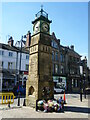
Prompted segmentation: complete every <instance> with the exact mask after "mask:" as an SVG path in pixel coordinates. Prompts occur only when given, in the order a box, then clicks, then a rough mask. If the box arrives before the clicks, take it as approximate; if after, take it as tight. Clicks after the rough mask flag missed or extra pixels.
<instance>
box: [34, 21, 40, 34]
mask: <svg viewBox="0 0 90 120" xmlns="http://www.w3.org/2000/svg"><path fill="white" fill-rule="evenodd" d="M39 28H40V22H39V21H38V22H37V23H36V24H35V26H34V32H35V33H37V32H38V31H39Z"/></svg>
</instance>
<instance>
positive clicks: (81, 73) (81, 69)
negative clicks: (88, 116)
mask: <svg viewBox="0 0 90 120" xmlns="http://www.w3.org/2000/svg"><path fill="white" fill-rule="evenodd" d="M79 67H80V101H81V102H82V75H83V67H82V65H81V63H80V66H79Z"/></svg>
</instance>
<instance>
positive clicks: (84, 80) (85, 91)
mask: <svg viewBox="0 0 90 120" xmlns="http://www.w3.org/2000/svg"><path fill="white" fill-rule="evenodd" d="M85 88H86V74H85V73H84V87H83V91H84V98H85V99H86V90H85Z"/></svg>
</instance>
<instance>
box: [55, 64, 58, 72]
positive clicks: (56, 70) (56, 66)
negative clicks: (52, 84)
mask: <svg viewBox="0 0 90 120" xmlns="http://www.w3.org/2000/svg"><path fill="white" fill-rule="evenodd" d="M55 73H58V65H57V64H56V65H55Z"/></svg>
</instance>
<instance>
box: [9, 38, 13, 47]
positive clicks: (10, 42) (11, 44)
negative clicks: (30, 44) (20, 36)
mask: <svg viewBox="0 0 90 120" xmlns="http://www.w3.org/2000/svg"><path fill="white" fill-rule="evenodd" d="M13 44H14V40H13V37H12V36H10V38H9V40H8V45H9V46H13Z"/></svg>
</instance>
